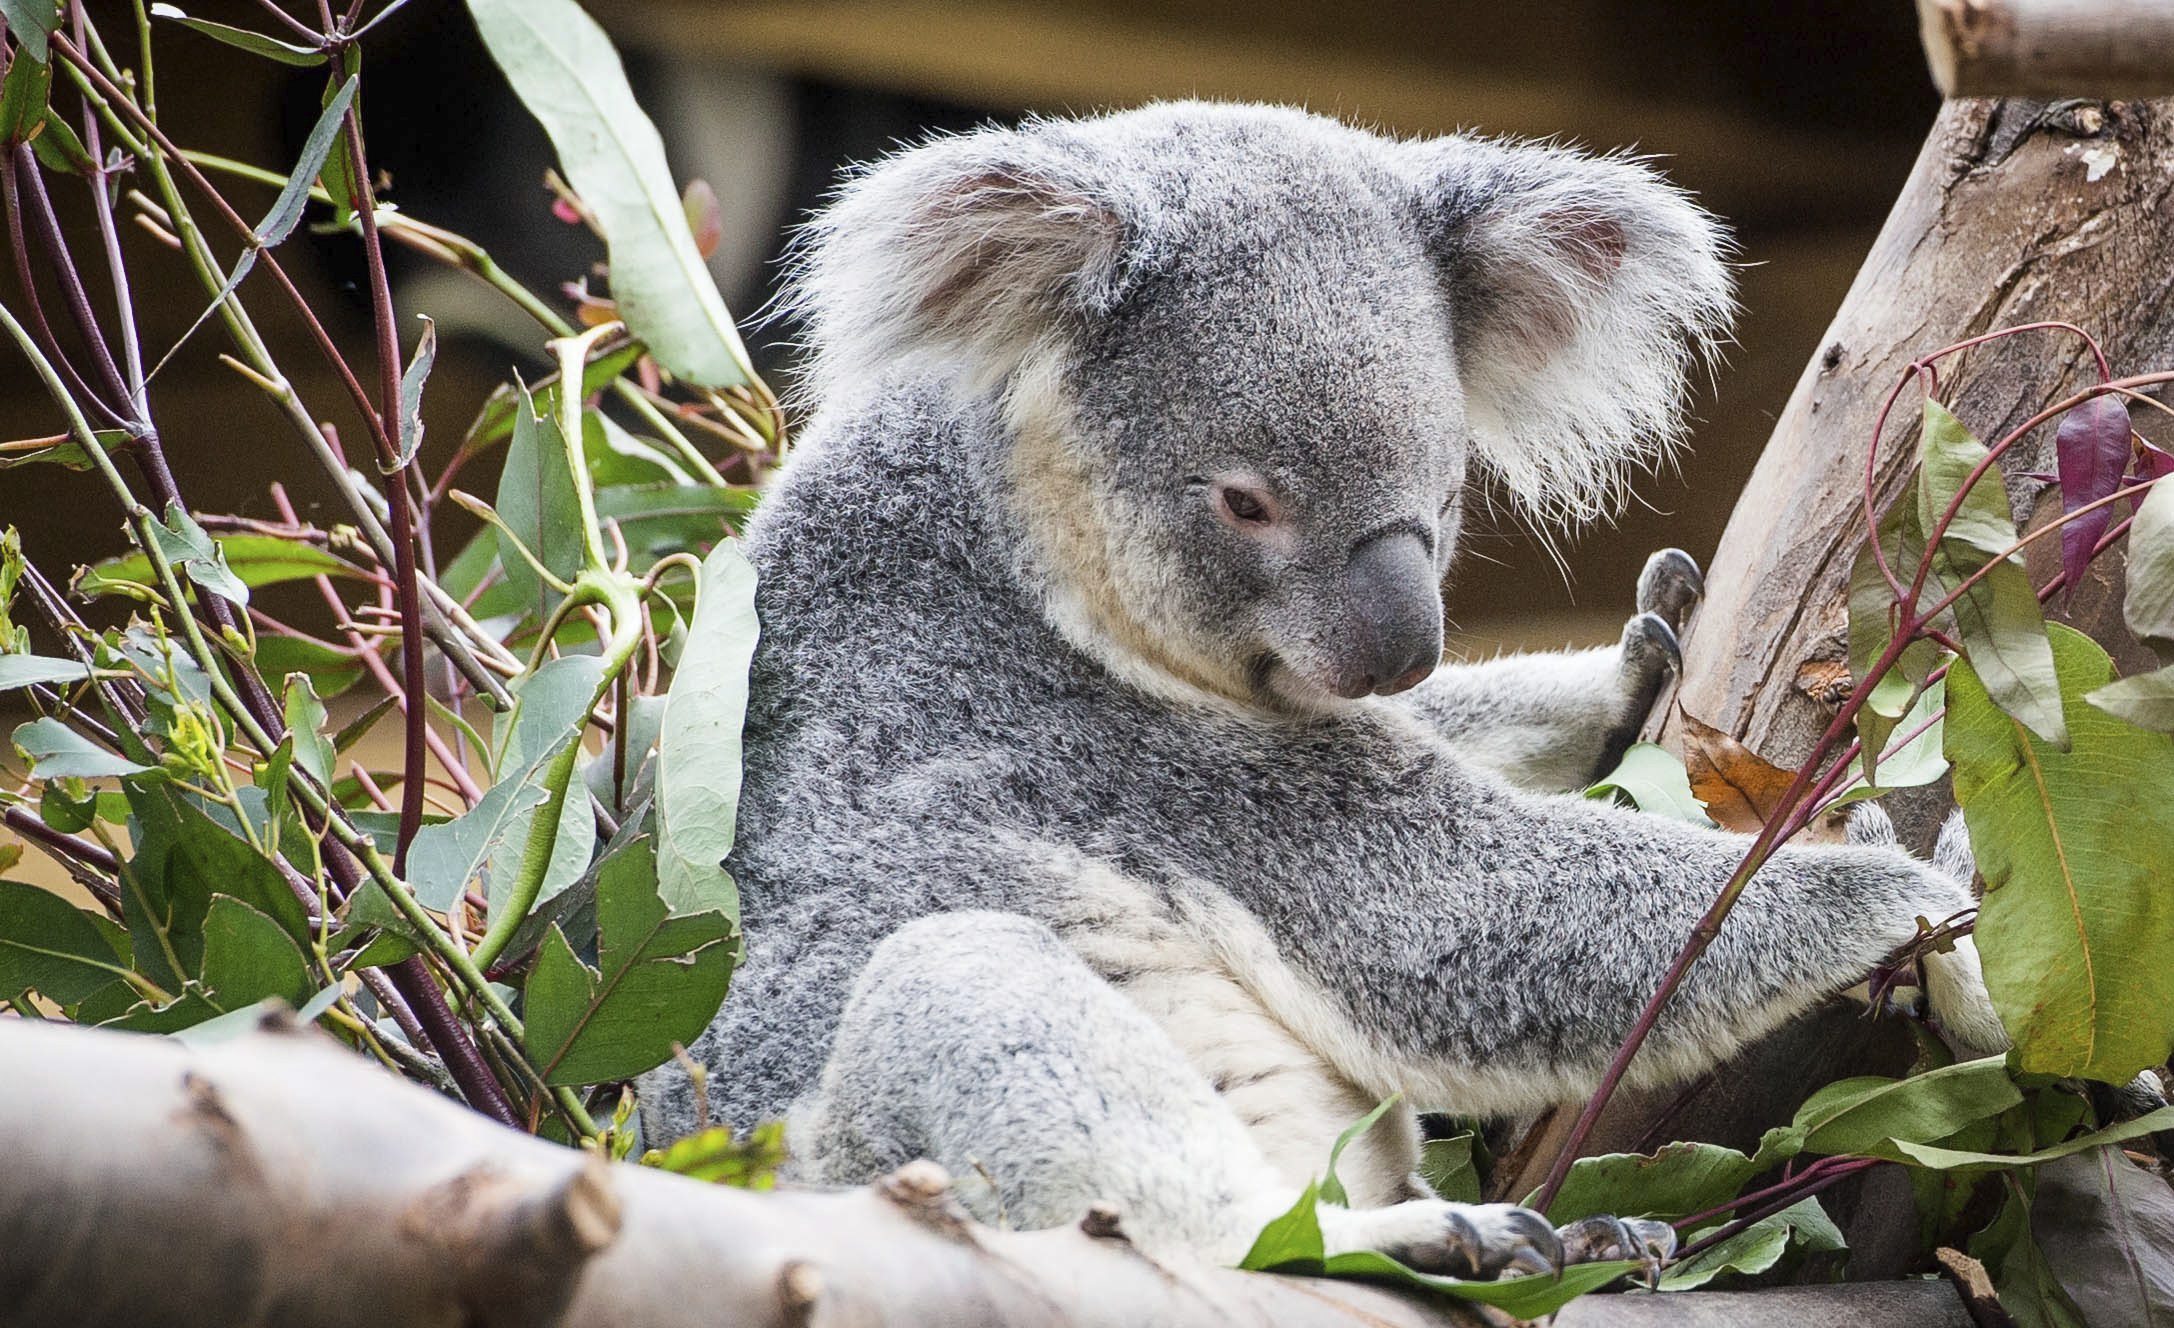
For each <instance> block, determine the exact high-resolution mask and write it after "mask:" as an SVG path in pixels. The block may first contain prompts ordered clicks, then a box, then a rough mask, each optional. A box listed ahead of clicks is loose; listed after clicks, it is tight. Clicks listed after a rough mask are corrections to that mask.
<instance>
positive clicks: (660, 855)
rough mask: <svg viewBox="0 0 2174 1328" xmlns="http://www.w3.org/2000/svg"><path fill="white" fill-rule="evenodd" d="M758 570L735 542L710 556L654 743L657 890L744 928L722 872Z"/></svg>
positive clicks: (681, 908)
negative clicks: (716, 911)
mask: <svg viewBox="0 0 2174 1328" xmlns="http://www.w3.org/2000/svg"><path fill="white" fill-rule="evenodd" d="M759 630H760V629H759V628H758V626H757V624H756V621H755V568H754V564H752V563H750V562H748V561H747V555H745V554H743V553H742V552H740V548H739V546H738V545H737V544H734V543H731V542H729V541H727V542H725V543H721V544H719V545H718V546H717V547H716V548H714V549H712V550H710V555H709V557H708V558H707V559H705V560H704V561H703V564H702V588H701V595H700V599H699V601H698V603H697V607H696V609H695V620H694V627H693V630H692V631H691V632H690V634H689V636H688V641H687V647H686V651H685V653H684V654H683V655H682V656H681V658H680V662H679V667H678V669H677V670H676V671H675V672H674V673H673V675H672V686H671V689H670V691H669V692H668V693H667V694H666V700H665V711H664V726H663V729H662V731H661V733H660V735H659V737H658V740H657V882H658V890H659V893H660V894H662V896H663V897H664V901H665V903H666V904H667V905H668V906H669V907H670V908H671V910H672V911H673V912H674V913H675V914H678V913H695V912H701V911H704V910H708V909H721V910H722V911H723V912H724V913H725V915H726V916H728V917H730V918H732V919H733V920H734V922H735V924H737V921H738V919H739V916H740V902H739V892H738V890H737V889H736V888H735V887H734V886H733V883H732V878H731V877H730V876H728V875H727V874H726V873H725V866H724V863H725V856H726V855H727V854H728V853H730V852H731V851H732V837H733V831H734V828H735V826H736V824H737V822H736V819H735V817H736V812H737V808H738V805H739V799H740V726H741V724H742V723H743V722H744V720H745V719H746V717H747V671H748V666H749V664H750V663H751V662H752V660H753V659H754V655H755V640H756V637H757V635H758V634H759Z"/></svg>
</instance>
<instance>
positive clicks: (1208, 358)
mask: <svg viewBox="0 0 2174 1328" xmlns="http://www.w3.org/2000/svg"><path fill="white" fill-rule="evenodd" d="M1724 247H1725V242H1724V240H1723V238H1722V236H1721V234H1720V232H1719V230H1718V228H1717V227H1716V226H1715V224H1714V223H1713V221H1712V219H1711V218H1709V217H1708V216H1707V215H1706V214H1705V213H1703V212H1701V211H1700V210H1699V209H1698V208H1697V207H1695V206H1694V205H1693V204H1691V203H1690V202H1689V201H1688V200H1686V199H1685V197H1684V196H1683V195H1682V194H1681V193H1679V192H1678V191H1676V190H1675V189H1673V188H1672V187H1670V186H1669V185H1667V184H1666V183H1664V182H1663V181H1662V180H1661V179H1660V178H1659V177H1657V176H1656V175H1654V174H1653V173H1652V172H1651V171H1650V170H1648V169H1647V168H1646V167H1644V166H1642V165H1640V164H1638V163H1636V162H1633V161H1628V160H1624V159H1621V158H1593V157H1586V156H1581V155H1579V154H1577V153H1574V152H1570V151H1566V150H1563V149H1559V148H1553V147H1542V146H1536V145H1529V144H1516V143H1505V142H1499V141H1489V140H1480V139H1471V138H1442V139H1433V140H1425V141H1414V142H1397V141H1392V140H1389V139H1385V138H1382V137H1379V136H1377V135H1374V134H1370V133H1367V132H1365V131H1362V130H1358V129H1354V128H1350V127H1348V126H1344V125H1341V124H1338V123H1336V122H1334V121H1331V120H1326V119H1323V118H1320V117H1317V116H1312V115H1308V114H1305V113H1302V112H1298V111H1292V110H1285V109H1276V108H1265V107H1247V106H1225V105H1213V104H1203V103H1174V104H1164V105H1157V106H1151V107H1148V108H1145V109H1142V110H1138V111H1131V112H1126V113H1122V114H1117V115H1111V116H1107V117H1104V118H1100V119H1095V120H1086V121H1041V122H1034V123H1030V124H1028V125H1026V126H1024V127H1021V128H1018V129H988V130H983V131H980V132H977V133H973V134H968V135H965V136H961V137H956V138H949V139H942V140H939V141H937V142H934V143H930V144H927V145H925V146H922V147H918V148H914V149H912V150H909V151H907V152H904V153H902V154H900V155H898V156H896V157H894V158H891V159H890V160H888V161H886V162H884V163H881V164H879V165H877V166H876V167H874V168H872V169H871V170H869V171H867V172H865V173H863V174H862V175H860V176H859V177H858V178H857V179H856V180H854V181H853V182H852V183H851V184H849V185H848V186H847V187H846V188H845V190H844V191H843V192H842V193H841V195H840V197H839V200H838V201H837V203H836V204H834V205H833V206H832V207H831V208H830V209H829V210H828V211H826V212H825V213H824V214H823V216H822V217H821V218H819V219H818V220H817V221H816V222H815V223H814V225H813V226H812V227H811V230H810V233H809V238H808V243H807V246H806V249H805V250H804V260H803V264H802V267H801V270H800V273H799V282H798V286H797V300H796V305H797V307H798V308H799V309H800V311H801V312H802V313H803V314H804V316H806V317H807V318H808V320H809V323H810V334H811V335H810V338H809V341H810V345H811V347H812V348H813V350H814V360H813V364H812V368H811V374H810V382H811V386H812V389H813V391H814V392H815V393H817V394H818V395H820V396H823V397H835V396H849V395H851V394H852V393H853V392H854V391H855V390H857V389H860V388H865V387H867V386H869V385H872V384H874V383H876V382H878V381H880V380H883V379H885V378H889V377H891V376H892V375H894V374H896V373H899V372H909V373H920V374H926V373H941V374H944V375H947V376H949V377H950V378H951V379H952V380H953V381H954V383H955V384H956V388H957V390H958V391H960V392H962V393H964V394H968V395H972V396H976V397H983V398H986V399H988V400H990V401H993V402H994V403H996V405H997V408H998V409H999V410H1000V411H1001V413H1002V419H1003V421H1004V423H1005V426H1006V427H1005V428H1004V430H1003V431H1002V433H1003V435H1004V436H1003V439H1002V443H1001V447H1002V451H1003V455H1002V456H1000V457H994V458H990V460H991V461H993V462H994V463H996V464H994V465H993V466H992V467H990V468H989V470H990V473H991V474H992V475H994V476H996V477H998V481H999V482H998V484H997V486H996V487H997V494H998V497H999V498H1000V499H1001V500H1002V501H1004V502H1005V504H1006V505H1007V507H1008V508H1009V510H1010V512H1011V513H1012V514H1013V515H1014V516H1015V517H1016V518H1017V521H1016V525H1017V528H1018V529H1020V530H1021V531H1022V532H1023V533H1024V535H1025V541H1024V543H1025V545H1026V550H1025V556H1024V558H1023V559H1022V567H1023V568H1024V569H1025V570H1026V572H1027V574H1028V575H1030V576H1032V577H1033V578H1034V580H1035V581H1036V583H1037V587H1038V589H1039V590H1040V591H1041V593H1042V595H1043V598H1044V601H1045V603H1046V604H1047V605H1048V607H1049V611H1050V613H1051V616H1052V619H1053V620H1054V621H1056V622H1057V624H1058V625H1059V626H1060V627H1061V628H1062V629H1063V630H1065V631H1066V633H1067V634H1068V635H1069V636H1071V637H1072V639H1073V640H1074V641H1075V642H1077V643H1078V644H1080V645H1082V646H1083V647H1084V648H1086V649H1089V650H1090V651H1093V652H1095V653H1096V654H1098V655H1099V656H1100V657H1102V658H1103V659H1105V660H1106V661H1108V662H1111V663H1113V664H1114V665H1115V666H1117V667H1118V668H1119V669H1120V670H1122V671H1123V672H1125V673H1126V674H1128V676H1131V677H1132V678H1134V679H1135V680H1136V681H1141V682H1144V683H1146V684H1148V685H1150V686H1159V685H1170V684H1174V685H1175V689H1176V690H1180V691H1183V690H1188V689H1198V690H1204V691H1206V692H1209V693H1212V694H1215V695H1218V696H1221V697H1224V698H1226V699H1230V700H1235V701H1238V702H1240V703H1243V704H1250V705H1257V706H1265V707H1269V708H1273V709H1292V708H1299V709H1307V708H1316V707H1321V706H1333V705H1336V704H1338V703H1339V702H1340V701H1342V700H1351V699H1357V698H1361V697H1365V696H1367V695H1370V694H1379V693H1387V692H1392V691H1396V690H1400V689H1402V688H1404V687H1408V686H1410V685H1412V684H1413V683H1414V682H1416V681H1418V680H1419V679H1420V678H1422V677H1424V676H1425V675H1426V674H1427V673H1428V672H1429V671H1431V670H1432V669H1433V667H1434V666H1435V664H1436V663H1437V662H1438V661H1439V659H1440V656H1441V651H1442V602H1441V586H1442V582H1443V580H1444V578H1445V576H1446V575H1447V572H1448V569H1449V565H1450V560H1451V557H1452V555H1453V553H1454V550H1455V545H1456V538H1457V533H1458V529H1459V525H1460V522H1461V519H1462V516H1463V505H1464V501H1465V497H1466V495H1467V493H1468V492H1469V491H1470V488H1471V481H1472V478H1473V476H1474V473H1475V471H1476V472H1478V473H1480V474H1483V475H1485V476H1488V477H1491V478H1492V479H1493V480H1495V481H1497V482H1498V483H1499V484H1500V485H1501V487H1502V488H1503V489H1504V490H1505V491H1506V492H1507V493H1508V494H1509V495H1510V496H1511V497H1512V498H1513V500H1515V501H1516V502H1517V503H1519V504H1521V505H1522V506H1523V507H1524V508H1525V509H1526V510H1527V512H1528V513H1529V514H1531V515H1532V516H1534V517H1536V518H1538V519H1541V520H1543V521H1547V522H1550V523H1553V524H1558V525H1560V524H1568V523H1574V522H1576V521H1579V520H1583V519H1588V518H1591V517H1594V516H1597V515H1601V514H1604V513H1605V512H1607V511H1609V510H1611V509H1612V507H1613V506H1614V504H1615V503H1616V502H1617V501H1618V499H1619V496H1620V493H1621V491H1622V486H1623V484H1624V481H1625V479H1626V477H1627V474H1628V473H1629V472H1630V471H1631V470H1632V469H1633V468H1635V467H1636V466H1638V465H1640V464H1642V463H1648V462H1651V461H1652V460H1654V459H1656V458H1657V457H1659V456H1660V455H1662V454H1664V453H1665V451H1666V449H1667V448H1668V447H1669V446H1670V445H1671V444H1672V443H1673V441H1674V439H1675V438H1676V435H1677V430H1678V428H1679V412H1680V406H1681V400H1682V396H1683V389H1684V378H1685V375H1686V373H1687V371H1688V370H1689V368H1690V366H1691V365H1692V364H1693V363H1694V362H1695V361H1696V359H1697V358H1698V357H1699V356H1700V355H1701V354H1702V353H1705V352H1707V351H1709V350H1710V349H1711V348H1712V346H1713V345H1714V343H1715V340H1716V339H1717V338H1718V337H1719V335H1720V334H1721V332H1722V330H1723V328H1724V326H1725V324H1726V321H1727V316H1728V313H1729V310H1730V295H1729V279H1728V274H1727V269H1726V267H1725V265H1724V263H1723V261H1722V256H1723V251H1724Z"/></svg>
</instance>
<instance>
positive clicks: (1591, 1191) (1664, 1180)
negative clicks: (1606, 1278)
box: [1547, 1143, 1779, 1226]
mask: <svg viewBox="0 0 2174 1328" xmlns="http://www.w3.org/2000/svg"><path fill="white" fill-rule="evenodd" d="M1778 1160H1779V1159H1769V1158H1767V1157H1766V1156H1765V1154H1764V1153H1762V1154H1761V1155H1760V1156H1759V1157H1756V1158H1751V1157H1746V1156H1744V1155H1743V1154H1742V1153H1739V1152H1737V1151H1736V1150H1735V1149H1733V1148H1723V1147H1722V1146H1721V1145H1719V1144H1705V1143H1675V1144H1669V1145H1668V1146H1667V1147H1665V1148H1662V1149H1660V1150H1659V1151H1657V1152H1654V1153H1652V1154H1641V1153H1607V1154H1604V1155H1602V1156H1599V1157H1581V1158H1579V1159H1578V1160H1577V1161H1576V1162H1574V1163H1572V1164H1571V1167H1570V1174H1569V1175H1568V1176H1567V1177H1565V1178H1564V1180H1563V1185H1562V1189H1561V1190H1560V1191H1558V1192H1557V1194H1556V1195H1555V1202H1554V1203H1552V1204H1549V1205H1548V1210H1547V1220H1548V1221H1550V1222H1553V1223H1554V1224H1555V1225H1557V1226H1563V1225H1566V1224H1568V1223H1571V1222H1575V1221H1577V1220H1578V1219H1579V1218H1582V1217H1591V1216H1593V1215H1594V1214H1596V1213H1612V1214H1615V1215H1617V1216H1621V1217H1658V1218H1671V1219H1672V1218H1678V1217H1687V1216H1689V1215H1690V1214H1692V1213H1701V1212H1704V1211H1706V1210H1707V1209H1709V1208H1712V1207H1715V1206H1716V1205H1718V1204H1722V1203H1725V1202H1727V1201H1728V1200H1730V1199H1733V1198H1735V1197H1736V1194H1737V1192H1738V1191H1740V1190H1742V1189H1743V1188H1744V1184H1745V1182H1747V1181H1749V1180H1750V1179H1751V1178H1752V1177H1753V1176H1756V1175H1758V1174H1759V1173H1760V1172H1762V1171H1765V1170H1767V1169H1768V1168H1769V1167H1771V1166H1772V1165H1774V1162H1775V1161H1778Z"/></svg>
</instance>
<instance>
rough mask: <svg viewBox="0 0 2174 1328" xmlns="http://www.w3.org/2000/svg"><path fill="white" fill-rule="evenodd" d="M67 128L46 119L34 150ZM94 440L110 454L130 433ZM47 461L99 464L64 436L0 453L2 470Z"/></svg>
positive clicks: (76, 466) (70, 466) (108, 433)
mask: <svg viewBox="0 0 2174 1328" xmlns="http://www.w3.org/2000/svg"><path fill="white" fill-rule="evenodd" d="M65 128H66V126H65V125H64V124H63V122H61V121H59V120H48V121H46V129H47V131H48V132H46V133H42V134H40V135H38V137H37V139H36V140H35V141H34V142H33V143H32V144H31V147H32V150H36V149H37V148H38V147H40V146H42V145H44V144H45V143H47V142H49V141H50V140H51V139H52V137H53V131H57V130H64V129H65ZM39 160H41V161H43V160H44V156H43V154H40V157H39ZM48 169H50V170H59V169H60V168H59V167H57V166H52V165H51V164H50V163H48ZM91 440H92V441H93V442H95V443H97V444H98V446H99V447H100V449H102V450H103V451H105V452H107V453H108V454H111V453H112V451H113V450H114V449H115V448H117V447H120V446H121V445H122V444H124V443H126V442H127V441H128V435H127V434H126V433H123V432H122V431H121V430H119V429H99V430H96V431H94V432H93V433H92V434H91ZM44 464H51V465H57V466H60V467H61V468H63V469H65V470H95V469H97V466H98V463H97V462H95V461H93V460H91V454H90V452H89V451H87V450H86V449H85V448H84V446H83V444H82V443H80V442H78V441H77V440H76V439H75V438H73V437H68V438H64V439H62V440H61V441H60V442H57V443H54V444H53V445H52V446H50V447H41V448H39V449H37V450H36V451H34V452H9V453H7V454H5V455H0V470H13V469H14V468H15V467H17V466H35V465H44Z"/></svg>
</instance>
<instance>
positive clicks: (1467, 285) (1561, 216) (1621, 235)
mask: <svg viewBox="0 0 2174 1328" xmlns="http://www.w3.org/2000/svg"><path fill="white" fill-rule="evenodd" d="M1405 151H1406V152H1408V153H1410V154H1413V156H1415V157H1416V159H1417V173H1418V177H1419V186H1420V196H1421V200H1422V202H1421V210H1422V216H1423V218H1424V220H1423V222H1422V225H1423V226H1424V228H1425V232H1426V236H1427V243H1428V246H1429V250H1430V252H1431V253H1432V254H1433V256H1434V258H1435V261H1436V263H1437V265H1438V267H1439V270H1440V272H1441V275H1442V280H1443V282H1444V284H1445V287H1446V290H1447V295H1448V300H1449V304H1450V310H1451V318H1452V324H1453V328H1454V337H1455V341H1456V345H1457V367H1458V373H1459V376H1460V377H1461V378H1462V379H1463V382H1464V387H1465V394H1466V414H1467V419H1468V422H1469V425H1470V427H1471V429H1472V435H1473V447H1474V451H1475V453H1476V454H1477V456H1478V457H1479V459H1480V460H1481V461H1482V462H1483V463H1484V464H1485V465H1487V466H1488V467H1490V468H1491V469H1493V470H1494V471H1495V472H1496V474H1497V475H1498V476H1499V477H1500V478H1501V479H1502V481H1503V482H1504V484H1505V485H1506V486H1507V488H1508V489H1509V490H1510V492H1511V493H1512V494H1513V495H1515V496H1516V498H1517V500H1518V501H1519V502H1520V503H1522V504H1523V505H1524V506H1525V507H1526V508H1527V510H1528V511H1530V512H1532V513H1534V514H1535V515H1538V516H1541V517H1544V518H1547V519H1550V520H1567V521H1579V520H1586V519H1590V518H1593V517H1596V516H1603V515H1607V514H1609V513H1611V512H1612V511H1613V510H1614V508H1615V506H1616V505H1617V503H1618V502H1619V501H1620V497H1621V495H1622V492H1623V486H1624V482H1625V480H1626V479H1627V478H1628V473H1629V472H1630V470H1631V469H1632V468H1634V467H1637V466H1640V465H1650V464H1652V463H1654V462H1656V461H1658V460H1660V459H1662V458H1664V457H1665V456H1666V455H1667V454H1668V452H1669V451H1670V449H1671V448H1672V447H1673V446H1674V445H1675V443H1676V441H1677V440H1678V438H1679V437H1680V434H1681V431H1682V411H1683V404H1684V403H1683V397H1684V390H1685V381H1684V380H1685V377H1686V375H1687V374H1688V372H1689V370H1690V368H1691V366H1692V364H1693V363H1694V362H1698V361H1702V360H1710V358H1711V357H1712V355H1713V354H1714V352H1715V351H1716V349H1717V348H1718V346H1719V344H1720V342H1721V340H1722V338H1723V337H1724V336H1725V335H1726V332H1727V328H1728V323H1729V319H1730V315H1731V314H1732V313H1733V312H1734V308H1735V304H1734V300H1733V298H1732V296H1731V294H1730V278H1729V270H1728V267H1727V265H1726V263H1725V262H1724V258H1725V256H1726V254H1727V252H1728V240H1727V238H1726V236H1725V235H1724V234H1723V232H1722V231H1721V228H1720V226H1719V225H1718V224H1717V223H1716V222H1715V220H1714V219H1713V218H1712V217H1711V216H1709V215H1708V214H1707V213H1706V212H1704V211H1703V210H1701V209H1700V208H1699V207H1698V206H1697V205H1695V204H1693V203H1692V202H1691V201H1690V199H1689V198H1687V197H1686V196H1685V195H1684V194H1683V193H1682V192H1681V191H1680V190H1678V189H1676V188H1675V187H1673V186H1672V185H1670V184H1668V183H1667V182H1666V181H1664V180H1662V179H1661V178H1660V176H1658V175H1657V174H1655V173H1654V172H1653V171H1652V170H1650V169H1648V168H1647V167H1645V166H1644V165H1641V164H1639V163H1638V162H1635V161H1631V160H1626V159H1624V158H1621V157H1598V158H1596V157H1588V156H1584V155H1582V154H1579V153H1576V152H1571V151H1567V150H1564V149H1561V148H1555V147H1546V146H1540V145H1535V144H1520V143H1505V142H1491V141H1484V140H1476V139H1464V138H1447V139H1436V140H1433V141H1430V142H1423V143H1415V144H1411V145H1409V146H1408V147H1407V148H1406V149H1405ZM1408 160H1409V159H1408Z"/></svg>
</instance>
